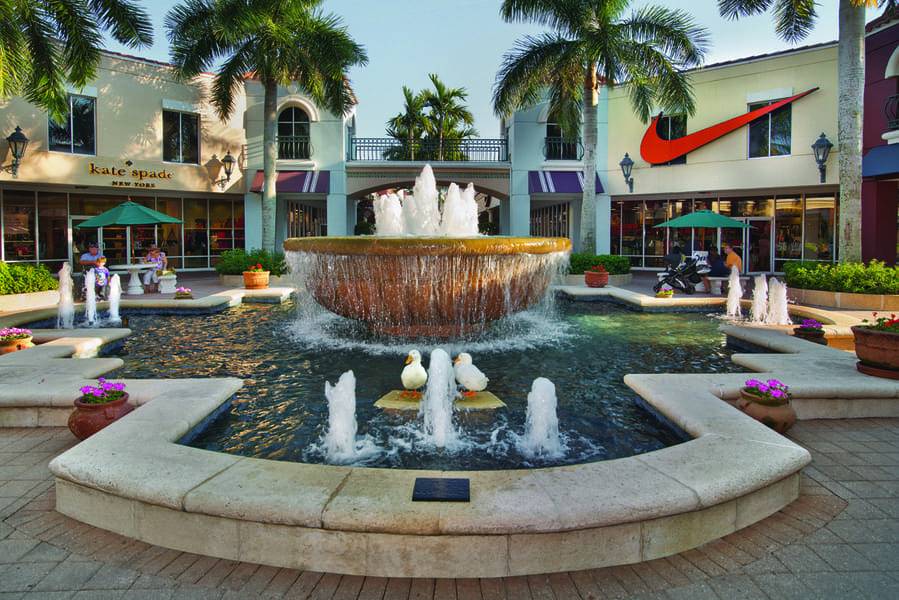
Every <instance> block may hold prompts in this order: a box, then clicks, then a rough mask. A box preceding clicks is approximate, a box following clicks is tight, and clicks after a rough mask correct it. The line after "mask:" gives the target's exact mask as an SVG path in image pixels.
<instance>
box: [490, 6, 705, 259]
mask: <svg viewBox="0 0 899 600" xmlns="http://www.w3.org/2000/svg"><path fill="white" fill-rule="evenodd" d="M628 4H629V0H503V4H502V7H501V8H500V14H501V15H502V16H503V18H504V19H505V20H506V21H529V22H534V23H538V24H541V25H545V26H548V27H550V28H552V29H553V30H555V32H554V33H549V32H547V33H544V34H543V35H541V36H539V37H532V36H527V37H525V38H524V39H522V40H519V42H518V43H517V46H516V48H515V49H514V50H513V51H511V52H509V53H508V54H506V56H505V57H504V60H503V64H502V66H501V67H500V71H499V73H498V74H497V77H496V79H497V83H496V86H495V88H494V94H493V108H494V111H495V112H496V114H497V115H499V116H501V117H505V116H508V115H510V114H511V113H512V112H514V111H515V110H520V109H523V108H527V107H529V106H533V105H535V104H537V103H538V102H540V101H542V100H543V99H544V94H545V93H546V90H547V88H548V89H549V103H550V111H551V112H552V113H554V114H556V115H558V117H557V118H558V119H559V125H560V126H561V127H562V130H563V132H564V135H566V136H570V137H573V136H576V135H577V132H578V130H579V129H580V115H579V114H578V108H580V109H581V111H582V113H583V124H584V136H583V137H584V197H583V198H584V199H583V204H582V208H581V223H582V225H581V231H582V239H581V245H580V246H581V251H582V252H595V251H596V180H595V177H596V144H597V139H596V105H597V94H598V88H599V87H600V86H604V87H607V88H612V87H614V86H615V85H616V83H618V82H624V81H626V82H627V83H628V93H629V96H630V100H631V105H632V106H633V109H634V111H635V113H636V114H637V116H638V117H639V118H640V119H641V120H642V121H643V122H647V121H648V120H649V115H650V111H651V110H652V108H653V107H654V106H658V105H665V106H666V107H669V108H671V109H676V110H682V111H685V112H687V113H688V114H693V113H694V111H695V107H694V102H693V93H692V89H691V87H690V84H689V82H688V78H687V75H686V74H684V72H683V70H684V69H687V68H691V67H695V66H698V65H699V64H701V62H702V59H703V57H704V55H705V51H706V48H707V46H708V36H707V33H706V31H705V30H704V29H702V28H701V27H699V26H698V25H696V24H695V23H694V22H693V20H692V18H691V17H690V16H689V15H687V14H686V13H684V12H682V11H675V10H669V9H666V8H662V7H646V8H643V9H641V10H639V11H636V12H634V13H633V14H631V16H630V18H627V19H623V18H622V15H623V13H624V10H625V9H626V8H627V6H628Z"/></svg>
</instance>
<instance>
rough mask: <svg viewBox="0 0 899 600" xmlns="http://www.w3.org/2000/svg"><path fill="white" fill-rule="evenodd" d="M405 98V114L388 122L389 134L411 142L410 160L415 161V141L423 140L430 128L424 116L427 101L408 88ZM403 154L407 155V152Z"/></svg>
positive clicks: (405, 91)
mask: <svg viewBox="0 0 899 600" xmlns="http://www.w3.org/2000/svg"><path fill="white" fill-rule="evenodd" d="M403 98H404V103H403V112H401V113H399V114H398V115H397V116H395V117H393V118H392V119H390V120H389V121H387V126H388V130H387V134H388V135H390V136H391V137H394V138H397V139H402V140H405V139H407V140H409V144H410V146H409V157H408V159H409V160H415V140H416V139H420V138H421V135H422V134H423V133H424V131H425V129H426V128H427V126H428V119H427V117H426V116H425V114H424V108H425V105H424V102H425V100H424V96H423V95H422V94H416V93H415V92H413V91H412V90H410V89H409V88H408V87H406V86H403ZM404 144H405V143H404ZM402 154H404V155H405V154H406V152H402ZM393 160H400V159H393ZM402 160H405V158H403V159H402Z"/></svg>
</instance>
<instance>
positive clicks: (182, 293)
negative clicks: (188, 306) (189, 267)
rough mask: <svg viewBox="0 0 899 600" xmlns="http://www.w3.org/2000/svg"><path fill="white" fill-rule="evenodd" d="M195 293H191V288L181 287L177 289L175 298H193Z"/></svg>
mask: <svg viewBox="0 0 899 600" xmlns="http://www.w3.org/2000/svg"><path fill="white" fill-rule="evenodd" d="M193 299H194V295H193V294H191V293H190V288H186V287H179V288H177V289H175V300H193Z"/></svg>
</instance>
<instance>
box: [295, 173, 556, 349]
mask: <svg viewBox="0 0 899 600" xmlns="http://www.w3.org/2000/svg"><path fill="white" fill-rule="evenodd" d="M413 191H414V193H413V194H412V195H407V196H405V197H404V198H403V199H402V203H401V206H400V207H399V209H398V208H397V204H398V203H400V200H399V197H398V196H397V197H395V198H391V197H388V198H387V199H385V200H382V201H379V202H384V203H385V204H384V206H382V207H380V208H379V209H378V214H379V215H381V218H382V219H383V220H384V221H385V224H386V226H387V230H388V232H389V236H387V237H385V236H382V235H375V236H356V237H327V238H291V239H288V240H286V241H285V242H284V250H285V252H286V254H287V259H288V262H289V264H290V266H291V271H292V273H293V276H294V277H295V278H296V279H297V283H298V289H302V288H303V287H305V289H306V290H307V291H308V292H309V294H310V295H311V296H312V298H313V299H314V300H315V301H316V302H318V303H319V304H320V305H322V306H324V307H325V308H326V309H328V310H329V311H331V312H333V313H336V314H338V315H341V316H344V317H347V318H350V319H356V320H359V321H363V322H365V323H367V324H368V325H369V327H370V328H371V329H372V330H374V331H376V332H379V333H383V334H388V335H393V336H401V337H414V336H426V337H440V338H444V337H450V336H457V335H462V334H466V333H469V332H474V331H481V330H483V329H484V328H486V327H487V325H489V324H490V323H491V322H493V321H496V320H497V319H500V318H502V317H504V316H506V315H509V314H513V313H516V312H519V311H522V310H524V309H526V308H528V307H529V306H531V305H533V304H534V303H535V302H537V300H539V299H540V297H541V296H543V294H544V293H545V291H546V290H547V288H548V287H549V284H550V281H551V280H552V278H553V277H554V276H557V275H558V276H561V269H562V266H563V265H564V263H565V261H566V259H567V256H568V254H569V253H570V252H571V242H570V241H569V240H568V239H567V238H531V237H526V238H513V237H496V236H491V237H488V236H480V235H471V234H472V232H473V231H477V223H476V221H477V210H476V208H475V209H472V203H473V202H474V188H472V187H471V186H469V187H468V188H467V189H466V190H465V191H464V192H459V190H458V188H457V187H454V186H451V189H450V190H449V191H448V192H447V195H446V198H445V199H444V209H443V213H442V215H441V213H440V211H439V208H438V194H437V188H436V183H435V182H434V177H433V174H432V173H431V170H430V167H429V166H426V167H425V169H424V171H422V174H421V175H420V176H419V177H418V179H417V180H416V184H415V187H414V188H413ZM398 210H400V211H401V213H400V212H398ZM464 215H467V216H466V217H465V218H464V219H463V218H462V216H464ZM400 216H401V217H402V218H400ZM472 219H474V221H472ZM400 223H402V224H403V226H402V228H400ZM413 223H417V224H415V225H413Z"/></svg>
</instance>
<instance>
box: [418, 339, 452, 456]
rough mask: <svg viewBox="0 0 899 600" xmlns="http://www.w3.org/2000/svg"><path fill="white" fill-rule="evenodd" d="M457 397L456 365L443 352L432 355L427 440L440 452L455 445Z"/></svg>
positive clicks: (425, 410)
mask: <svg viewBox="0 0 899 600" xmlns="http://www.w3.org/2000/svg"><path fill="white" fill-rule="evenodd" d="M455 395H456V377H455V375H454V373H453V361H452V360H451V359H450V356H449V354H447V353H446V350H444V349H443V348H436V349H435V350H434V351H433V352H431V362H430V364H429V365H428V384H427V390H426V391H425V395H424V398H422V401H421V413H422V417H423V421H424V423H423V425H424V433H425V440H426V441H427V443H431V444H433V445H434V446H436V447H438V448H445V447H446V446H447V445H448V444H450V443H451V442H453V441H455V439H456V431H455V429H454V428H453V398H454V397H455Z"/></svg>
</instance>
